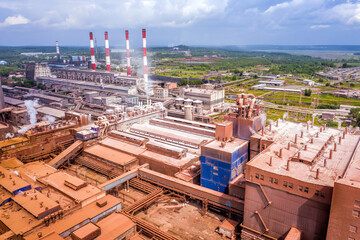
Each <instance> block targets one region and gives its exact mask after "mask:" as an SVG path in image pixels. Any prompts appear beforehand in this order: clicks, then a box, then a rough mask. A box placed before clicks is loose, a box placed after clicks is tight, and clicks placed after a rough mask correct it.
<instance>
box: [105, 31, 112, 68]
mask: <svg viewBox="0 0 360 240" xmlns="http://www.w3.org/2000/svg"><path fill="white" fill-rule="evenodd" d="M105 64H106V71H111V67H110V50H109V36H108V32H105Z"/></svg>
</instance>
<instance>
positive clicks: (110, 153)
mask: <svg viewBox="0 0 360 240" xmlns="http://www.w3.org/2000/svg"><path fill="white" fill-rule="evenodd" d="M84 152H85V153H88V154H90V155H93V156H95V157H98V158H101V159H104V160H106V161H109V162H111V163H114V164H116V165H120V166H124V165H127V164H128V163H131V162H133V161H134V160H136V158H135V157H134V156H131V155H129V154H126V153H123V152H120V151H117V150H114V149H112V148H109V147H105V146H101V145H99V144H97V145H93V146H91V147H89V148H86V149H85V150H84Z"/></svg>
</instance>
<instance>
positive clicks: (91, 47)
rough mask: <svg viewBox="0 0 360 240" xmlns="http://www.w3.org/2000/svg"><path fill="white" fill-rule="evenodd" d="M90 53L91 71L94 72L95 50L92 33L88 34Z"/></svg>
mask: <svg viewBox="0 0 360 240" xmlns="http://www.w3.org/2000/svg"><path fill="white" fill-rule="evenodd" d="M90 52H91V69H92V70H96V63H95V50H94V37H93V33H92V32H90Z"/></svg>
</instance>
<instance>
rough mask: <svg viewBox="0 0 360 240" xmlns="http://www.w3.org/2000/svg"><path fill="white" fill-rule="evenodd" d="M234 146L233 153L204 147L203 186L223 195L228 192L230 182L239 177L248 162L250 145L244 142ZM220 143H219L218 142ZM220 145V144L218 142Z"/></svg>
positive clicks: (202, 156) (202, 161) (202, 155)
mask: <svg viewBox="0 0 360 240" xmlns="http://www.w3.org/2000/svg"><path fill="white" fill-rule="evenodd" d="M238 141H240V142H241V143H242V144H241V143H240V144H238V145H236V144H234V145H236V146H234V148H233V151H230V152H229V151H226V152H223V151H221V149H217V148H211V146H203V147H202V151H201V157H200V160H201V178H200V182H201V186H203V187H206V188H210V189H212V190H216V191H219V192H222V193H227V192H228V190H229V189H228V186H229V182H230V181H232V180H233V179H234V178H236V177H237V176H239V175H240V174H241V173H242V172H243V171H244V168H245V164H246V162H247V160H248V143H247V142H245V141H243V140H235V142H238ZM217 142H218V141H217ZM218 145H220V142H218Z"/></svg>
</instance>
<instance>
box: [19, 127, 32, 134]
mask: <svg viewBox="0 0 360 240" xmlns="http://www.w3.org/2000/svg"><path fill="white" fill-rule="evenodd" d="M29 129H30V128H29V127H28V126H24V127H22V128H21V129H20V130H19V131H18V133H20V134H24V133H26V132H27V131H29Z"/></svg>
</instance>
